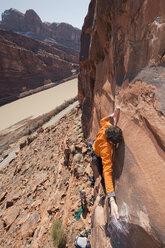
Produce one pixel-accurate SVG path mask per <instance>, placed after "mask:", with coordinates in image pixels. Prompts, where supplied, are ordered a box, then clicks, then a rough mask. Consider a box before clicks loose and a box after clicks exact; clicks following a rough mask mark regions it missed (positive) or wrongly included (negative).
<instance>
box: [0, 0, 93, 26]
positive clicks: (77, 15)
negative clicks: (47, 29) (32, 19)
mask: <svg viewBox="0 0 165 248" xmlns="http://www.w3.org/2000/svg"><path fill="white" fill-rule="evenodd" d="M89 3H90V0H0V20H1V14H2V13H3V12H4V11H5V10H6V9H10V8H15V9H18V10H19V11H21V12H23V13H25V12H26V10H28V9H34V11H35V12H36V13H37V14H38V15H39V16H40V18H41V20H42V21H47V22H67V23H69V24H71V25H72V26H74V27H78V28H80V29H81V27H82V25H83V22H84V18H85V16H86V14H87V11H88V6H89Z"/></svg>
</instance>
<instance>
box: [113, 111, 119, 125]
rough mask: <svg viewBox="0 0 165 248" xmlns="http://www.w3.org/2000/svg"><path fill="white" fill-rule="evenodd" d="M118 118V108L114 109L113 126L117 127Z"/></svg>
mask: <svg viewBox="0 0 165 248" xmlns="http://www.w3.org/2000/svg"><path fill="white" fill-rule="evenodd" d="M119 116H120V107H116V108H115V110H114V117H113V118H114V125H117V123H118V121H119Z"/></svg>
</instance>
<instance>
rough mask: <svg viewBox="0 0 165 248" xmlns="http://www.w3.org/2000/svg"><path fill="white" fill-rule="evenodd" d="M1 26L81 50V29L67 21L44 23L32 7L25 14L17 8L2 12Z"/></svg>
mask: <svg viewBox="0 0 165 248" xmlns="http://www.w3.org/2000/svg"><path fill="white" fill-rule="evenodd" d="M0 28H2V29H7V30H13V31H16V32H19V33H23V34H25V35H27V36H29V37H32V38H35V39H39V40H45V39H46V40H47V39H53V40H55V41H56V42H58V43H59V44H62V45H64V46H67V47H70V48H73V49H75V50H79V47H80V34H81V30H80V29H78V28H74V27H73V26H71V25H69V24H67V23H52V24H51V23H43V22H42V21H41V19H40V17H39V16H38V15H37V14H36V12H35V11H34V10H32V9H30V10H27V11H26V13H25V14H23V13H21V12H20V11H18V10H16V9H9V10H6V11H5V12H4V13H3V14H2V22H1V25H0Z"/></svg>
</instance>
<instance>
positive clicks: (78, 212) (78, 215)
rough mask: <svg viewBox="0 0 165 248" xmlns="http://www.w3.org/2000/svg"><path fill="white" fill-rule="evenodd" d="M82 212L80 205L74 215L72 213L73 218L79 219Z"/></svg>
mask: <svg viewBox="0 0 165 248" xmlns="http://www.w3.org/2000/svg"><path fill="white" fill-rule="evenodd" d="M82 213H83V209H82V207H81V208H79V210H78V211H77V212H76V213H75V215H74V218H75V219H76V220H79V219H80V215H81V214H82Z"/></svg>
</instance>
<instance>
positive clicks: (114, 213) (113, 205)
mask: <svg viewBox="0 0 165 248" xmlns="http://www.w3.org/2000/svg"><path fill="white" fill-rule="evenodd" d="M110 205H111V217H112V218H114V219H115V221H117V220H118V219H119V212H118V206H117V204H116V202H115V199H114V198H112V197H111V198H110Z"/></svg>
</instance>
